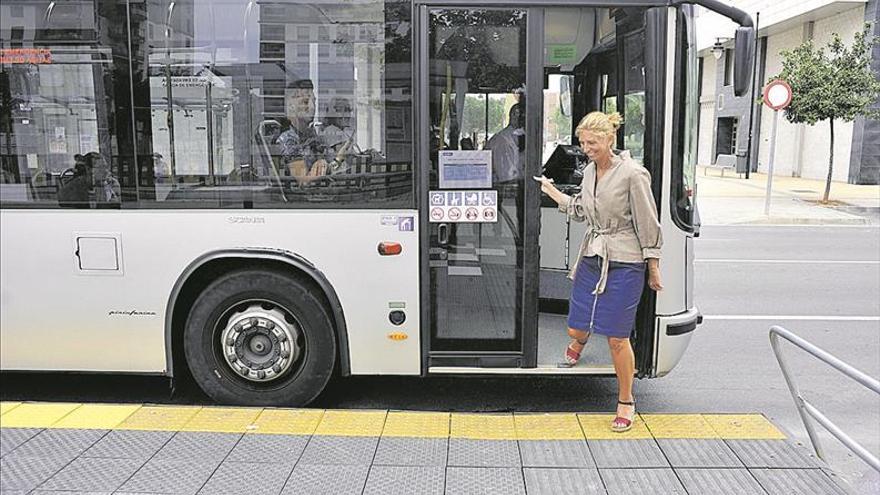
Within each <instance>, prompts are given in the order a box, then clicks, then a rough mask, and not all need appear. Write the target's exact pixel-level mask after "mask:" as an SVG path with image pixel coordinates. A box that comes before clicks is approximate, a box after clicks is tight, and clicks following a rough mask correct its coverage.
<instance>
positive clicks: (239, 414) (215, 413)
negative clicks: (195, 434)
mask: <svg viewBox="0 0 880 495" xmlns="http://www.w3.org/2000/svg"><path fill="white" fill-rule="evenodd" d="M261 412H263V409H262V408H258V407H203V408H202V410H201V411H199V412H198V413H196V415H195V416H193V417H192V418H191V419H190V420H189V421H187V422H186V424H184V425H183V426H182V427H181V428H180V430H181V431H214V432H220V433H244V432H245V431H247V429H248V426H250V425H251V424H253V422H254V421H255V420H256V419H257V416H259V415H260V413H261Z"/></svg>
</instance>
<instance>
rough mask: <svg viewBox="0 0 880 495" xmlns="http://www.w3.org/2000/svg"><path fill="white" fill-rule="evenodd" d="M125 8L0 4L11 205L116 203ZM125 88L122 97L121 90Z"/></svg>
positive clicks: (6, 190) (4, 151) (0, 84)
mask: <svg viewBox="0 0 880 495" xmlns="http://www.w3.org/2000/svg"><path fill="white" fill-rule="evenodd" d="M124 12H125V7H124V4H123V5H118V4H116V3H114V2H108V3H99V2H97V1H80V2H73V3H62V2H58V3H56V2H48V1H46V2H39V1H38V2H33V1H21V0H8V1H4V2H2V6H0V34H2V37H0V166H2V168H0V179H2V180H0V184H2V201H3V203H4V204H5V205H12V204H21V203H31V204H41V205H43V206H46V207H53V206H54V207H62V208H100V207H118V206H119V204H120V198H121V184H122V182H123V180H124V179H123V177H122V169H123V161H124V157H123V156H122V155H123V153H122V152H120V149H119V146H120V144H123V143H127V138H126V137H125V136H120V135H119V133H118V132H117V131H118V126H119V127H122V128H124V125H122V124H121V123H122V122H125V121H126V120H127V119H126V117H125V116H117V112H116V111H115V108H114V106H115V105H116V104H117V103H118V101H119V100H122V101H124V99H125V90H124V89H123V88H126V86H127V80H125V76H126V75H127V74H126V73H125V72H124V71H122V70H120V69H118V68H115V67H122V66H125V65H127V56H128V55H127V47H126V44H125V39H124V37H123V36H122V33H120V32H117V31H115V30H113V29H111V26H114V25H117V24H119V23H124V21H125V17H124ZM120 93H122V94H120Z"/></svg>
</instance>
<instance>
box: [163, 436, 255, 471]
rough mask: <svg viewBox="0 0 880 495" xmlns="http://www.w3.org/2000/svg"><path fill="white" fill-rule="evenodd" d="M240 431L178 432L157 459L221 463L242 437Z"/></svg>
mask: <svg viewBox="0 0 880 495" xmlns="http://www.w3.org/2000/svg"><path fill="white" fill-rule="evenodd" d="M241 436H242V435H241V434H240V433H203V432H193V431H181V432H178V433H177V434H176V435H174V437H172V438H171V440H169V441H168V443H166V444H165V446H163V447H162V448H161V449H160V450H159V451H158V452H156V455H155V456H154V457H153V459H155V460H163V461H193V460H196V461H217V464H219V463H220V461H222V460H223V459H224V458H225V457H226V456H227V455H229V452H230V451H231V450H232V449H233V447H235V444H236V443H238V441H239V439H241Z"/></svg>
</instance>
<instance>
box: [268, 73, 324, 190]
mask: <svg viewBox="0 0 880 495" xmlns="http://www.w3.org/2000/svg"><path fill="white" fill-rule="evenodd" d="M314 88H315V86H314V84H313V83H312V81H311V80H310V79H300V80H297V81H294V82H293V83H290V84H288V86H287V95H286V98H285V110H286V112H287V118H288V119H289V120H288V122H282V129H281V133H280V134H279V135H278V138H277V141H276V142H277V143H278V145H279V146H280V148H281V162H282V164H283V165H285V166H286V167H287V169H288V170H289V171H290V174H291V175H292V176H294V177H296V178H304V177H319V176H322V175H325V174H326V173H327V161H326V160H325V159H324V145H323V144H322V143H321V141H320V140H319V139H318V135H317V134H316V133H315V128H314V125H313V123H314V119H315V90H314Z"/></svg>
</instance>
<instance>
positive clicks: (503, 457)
mask: <svg viewBox="0 0 880 495" xmlns="http://www.w3.org/2000/svg"><path fill="white" fill-rule="evenodd" d="M447 465H449V466H462V467H521V466H522V460H521V459H520V455H519V446H518V445H517V443H516V440H472V439H468V438H450V439H449V459H448V460H447Z"/></svg>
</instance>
